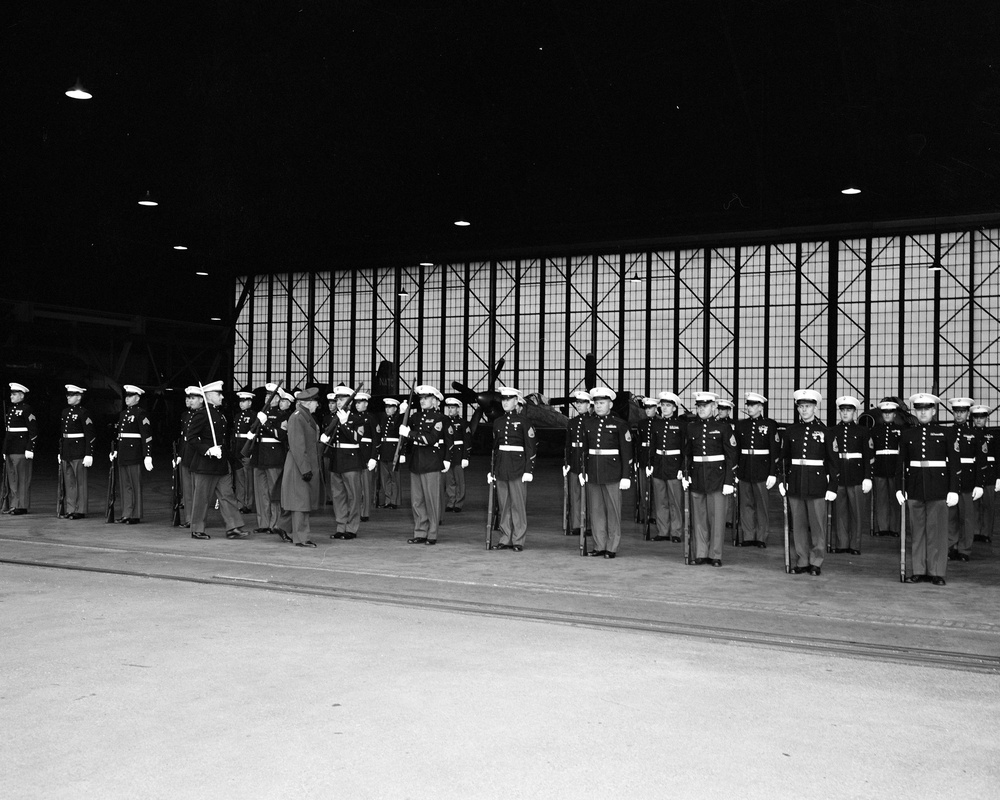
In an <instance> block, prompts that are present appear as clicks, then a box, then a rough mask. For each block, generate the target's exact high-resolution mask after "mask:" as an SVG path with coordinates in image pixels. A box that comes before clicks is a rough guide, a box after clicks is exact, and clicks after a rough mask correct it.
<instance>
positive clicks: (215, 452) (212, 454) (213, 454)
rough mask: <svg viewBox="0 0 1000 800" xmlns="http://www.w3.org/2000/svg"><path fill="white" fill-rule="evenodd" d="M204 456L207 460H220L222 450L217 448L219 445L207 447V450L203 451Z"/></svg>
mask: <svg viewBox="0 0 1000 800" xmlns="http://www.w3.org/2000/svg"><path fill="white" fill-rule="evenodd" d="M205 455H206V456H208V457H209V458H222V448H221V447H219V445H215V446H214V447H209V448H208V450H206V451H205Z"/></svg>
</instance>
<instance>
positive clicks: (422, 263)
mask: <svg viewBox="0 0 1000 800" xmlns="http://www.w3.org/2000/svg"><path fill="white" fill-rule="evenodd" d="M420 266H422V267H433V266H434V262H433V261H421V262H420Z"/></svg>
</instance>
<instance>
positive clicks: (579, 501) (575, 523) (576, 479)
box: [566, 472, 584, 529]
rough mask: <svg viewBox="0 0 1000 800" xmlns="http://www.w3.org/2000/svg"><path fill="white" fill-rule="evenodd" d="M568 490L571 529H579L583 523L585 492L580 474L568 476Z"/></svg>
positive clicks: (575, 473) (572, 473)
mask: <svg viewBox="0 0 1000 800" xmlns="http://www.w3.org/2000/svg"><path fill="white" fill-rule="evenodd" d="M566 489H567V491H568V492H569V527H570V529H579V527H580V525H581V524H582V522H583V514H582V511H583V497H584V491H583V489H582V488H581V487H580V473H578V472H570V473H569V475H568V476H567V481H566Z"/></svg>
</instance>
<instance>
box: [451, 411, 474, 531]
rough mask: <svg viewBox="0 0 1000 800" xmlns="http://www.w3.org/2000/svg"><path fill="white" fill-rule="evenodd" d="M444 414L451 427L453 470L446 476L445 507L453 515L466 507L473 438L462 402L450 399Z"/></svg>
mask: <svg viewBox="0 0 1000 800" xmlns="http://www.w3.org/2000/svg"><path fill="white" fill-rule="evenodd" d="M444 413H445V416H446V417H448V423H449V424H450V425H451V455H450V456H449V459H448V460H449V461H451V469H450V470H448V471H447V472H446V473H445V474H444V488H445V507H444V510H445V511H446V512H447V511H451V512H453V513H458V512H461V510H462V506H463V505H465V469H466V467H468V466H469V452H470V446H471V444H472V442H471V438H472V437H471V436H470V434H469V423H467V422H466V421H465V420H464V419H463V418H462V416H461V414H462V401H461V400H459V399H458V398H457V397H449V398H447V399H446V400H445V401H444Z"/></svg>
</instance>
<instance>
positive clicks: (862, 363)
mask: <svg viewBox="0 0 1000 800" xmlns="http://www.w3.org/2000/svg"><path fill="white" fill-rule="evenodd" d="M748 238H749V237H748ZM937 265H939V266H940V270H934V269H932V267H935V266H937ZM998 272H1000V228H978V227H977V228H970V229H969V230H959V231H943V232H931V233H927V232H923V233H913V234H905V233H904V234H898V235H897V234H893V235H886V236H866V237H860V238H827V237H825V236H824V237H822V238H819V237H817V238H816V239H815V240H812V241H790V242H787V243H781V242H778V243H774V242H769V243H758V244H752V243H751V244H745V245H740V244H726V245H725V246H711V245H709V246H704V247H689V248H678V249H648V250H642V251H639V250H637V251H636V252H624V253H621V252H615V253H609V252H603V253H602V252H595V253H590V254H575V255H566V256H545V257H539V258H517V259H499V260H482V261H461V262H457V263H446V264H435V265H433V266H412V267H410V266H407V267H403V268H380V269H374V268H360V269H346V268H345V269H338V270H330V271H318V272H314V273H302V272H298V273H274V274H267V275H253V276H246V277H243V278H241V279H239V280H238V281H237V285H236V297H237V316H236V323H235V346H234V354H233V368H234V369H233V374H234V378H233V380H234V384H235V385H243V386H251V387H254V386H259V385H261V384H262V383H264V382H265V381H267V380H276V379H279V378H280V379H283V380H284V382H285V384H286V385H288V386H305V385H307V384H309V383H314V382H315V383H327V384H335V383H339V382H341V381H346V382H348V383H350V384H351V385H356V384H357V382H358V381H364V382H365V384H366V386H368V387H371V386H372V385H373V376H374V374H375V372H376V370H377V368H378V366H379V364H380V363H381V362H382V361H389V362H392V363H394V364H396V365H398V368H399V375H400V378H401V379H402V381H403V383H404V384H405V383H408V382H409V381H410V380H414V379H415V380H416V381H418V382H428V383H434V384H437V385H439V386H440V387H442V388H443V389H445V390H446V391H447V390H449V389H450V387H451V383H452V381H456V380H457V381H460V382H462V383H464V384H465V385H467V386H470V387H472V388H473V389H479V390H483V389H486V388H488V382H489V371H490V370H489V367H490V365H491V364H493V363H495V362H496V361H497V360H498V359H499V358H501V357H504V359H505V365H504V368H503V370H502V372H501V373H500V376H499V383H500V384H503V385H513V386H517V387H519V388H520V389H522V390H523V391H526V392H528V391H538V392H541V393H543V394H545V395H548V396H550V397H562V396H566V395H568V394H569V392H570V391H571V390H573V389H575V388H578V387H581V386H583V384H584V359H585V356H586V354H587V353H594V354H595V356H596V360H597V375H598V381H599V382H601V383H604V384H606V385H608V386H611V387H613V388H615V389H622V388H623V389H628V390H630V391H632V392H633V393H636V394H650V393H655V392H659V391H662V390H665V389H669V390H673V391H676V392H677V393H678V394H679V395H680V396H681V398H682V399H683V400H688V399H689V398H690V397H691V394H692V392H694V391H696V390H702V389H708V390H711V391H716V392H719V393H721V394H722V395H725V396H729V397H733V398H736V399H737V400H738V399H739V398H740V397H741V395H742V393H743V392H745V391H748V390H755V391H761V392H763V393H764V394H765V395H767V396H768V397H769V398H770V399H771V405H770V411H769V413H770V415H771V416H773V417H775V418H776V419H778V420H779V421H786V420H790V419H791V418H792V409H793V404H792V401H791V393H792V391H793V390H794V389H796V388H802V387H807V388H815V389H818V390H819V391H820V392H821V393H822V394H823V395H824V397H825V398H833V397H836V396H837V395H839V394H854V395H856V396H858V397H859V398H861V400H862V401H863V402H864V403H865V404H866V405H870V404H872V403H875V402H878V400H879V399H881V397H882V396H885V395H902V396H904V397H905V396H908V395H909V394H911V393H913V392H915V391H923V390H932V391H935V392H936V393H938V394H941V395H945V396H952V395H955V394H967V395H970V396H972V397H974V398H975V399H976V400H977V401H979V402H984V403H986V404H989V405H996V404H997V403H1000V389H998V383H1000V369H998V368H1000V280H998V277H1000V276H998ZM403 292H405V294H403V295H402V296H401V293H403ZM400 391H403V390H402V389H400ZM826 408H827V411H829V410H831V405H830V404H827V407H826Z"/></svg>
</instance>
